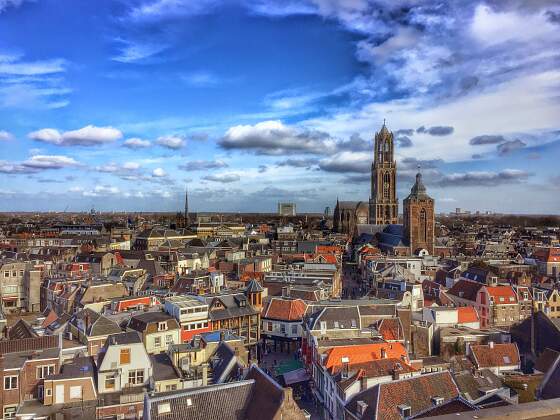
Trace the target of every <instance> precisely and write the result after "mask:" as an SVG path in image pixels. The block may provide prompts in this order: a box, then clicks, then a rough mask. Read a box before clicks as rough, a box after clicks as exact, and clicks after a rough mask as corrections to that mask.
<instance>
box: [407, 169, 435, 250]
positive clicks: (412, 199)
mask: <svg viewBox="0 0 560 420" xmlns="http://www.w3.org/2000/svg"><path fill="white" fill-rule="evenodd" d="M403 215H404V234H405V237H406V239H407V241H408V243H409V246H410V252H411V253H416V252H418V250H420V249H425V250H427V251H428V252H429V253H430V255H433V253H434V228H435V210H434V199H433V198H431V197H430V196H429V195H428V194H427V193H426V187H425V186H424V183H423V182H422V174H421V173H420V172H419V173H418V174H416V183H415V184H414V186H413V187H412V189H411V190H410V195H409V196H408V197H406V198H405V199H404V201H403Z"/></svg>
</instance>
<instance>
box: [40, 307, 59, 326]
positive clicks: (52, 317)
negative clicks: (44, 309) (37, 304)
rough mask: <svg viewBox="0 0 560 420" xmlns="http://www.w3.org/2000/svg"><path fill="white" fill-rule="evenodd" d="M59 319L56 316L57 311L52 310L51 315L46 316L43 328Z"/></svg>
mask: <svg viewBox="0 0 560 420" xmlns="http://www.w3.org/2000/svg"><path fill="white" fill-rule="evenodd" d="M57 319H58V315H57V314H56V312H55V311H53V310H52V309H51V311H50V312H49V314H48V315H47V316H46V318H45V320H44V321H43V323H42V324H41V327H43V328H47V327H48V326H49V325H51V324H52V323H53V322H54V321H56V320H57Z"/></svg>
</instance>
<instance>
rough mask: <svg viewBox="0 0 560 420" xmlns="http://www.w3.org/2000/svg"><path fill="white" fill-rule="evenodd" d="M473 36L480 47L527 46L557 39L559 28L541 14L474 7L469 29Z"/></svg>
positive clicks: (482, 5) (484, 6) (485, 6)
mask: <svg viewBox="0 0 560 420" xmlns="http://www.w3.org/2000/svg"><path fill="white" fill-rule="evenodd" d="M470 31H471V34H472V35H473V37H474V38H475V39H476V40H477V41H478V42H480V43H481V44H483V45H496V44H500V43H503V42H508V41H514V42H521V43H526V42H530V41H537V40H542V41H544V42H551V40H553V39H559V38H560V35H559V32H560V30H559V29H558V25H555V24H554V23H552V22H551V21H550V20H549V19H548V17H547V15H546V13H545V12H544V11H542V12H537V13H529V12H527V11H525V12H524V13H518V12H516V11H503V12H502V11H495V10H493V9H492V8H491V7H490V6H487V5H484V4H480V5H478V6H477V7H476V9H475V13H474V17H473V20H472V23H471V26H470Z"/></svg>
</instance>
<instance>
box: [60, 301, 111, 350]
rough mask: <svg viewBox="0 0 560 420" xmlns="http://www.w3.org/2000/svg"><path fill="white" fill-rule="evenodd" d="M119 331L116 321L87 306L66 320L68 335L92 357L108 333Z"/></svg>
mask: <svg viewBox="0 0 560 420" xmlns="http://www.w3.org/2000/svg"><path fill="white" fill-rule="evenodd" d="M121 331H122V329H121V327H120V326H119V325H118V324H117V323H115V322H114V321H112V320H110V319H109V318H107V317H106V316H104V315H101V314H99V313H97V312H95V311H93V310H91V309H89V308H86V309H83V310H81V311H79V312H77V313H75V314H74V315H73V316H72V317H71V318H70V320H69V321H68V337H69V338H75V339H76V340H78V341H79V342H80V343H82V344H84V345H85V346H86V347H87V351H88V354H89V355H90V356H93V357H97V355H98V353H99V352H100V351H101V349H102V348H103V346H104V345H105V342H106V341H107V338H108V337H109V336H110V335H112V334H118V333H120V332H121Z"/></svg>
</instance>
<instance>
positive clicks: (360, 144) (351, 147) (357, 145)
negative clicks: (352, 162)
mask: <svg viewBox="0 0 560 420" xmlns="http://www.w3.org/2000/svg"><path fill="white" fill-rule="evenodd" d="M337 147H338V149H340V150H348V151H351V152H365V151H368V150H373V144H372V142H371V141H368V140H365V139H363V138H362V137H360V135H359V134H357V133H354V134H352V135H351V136H350V138H349V139H348V140H344V141H340V142H338V143H337Z"/></svg>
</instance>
